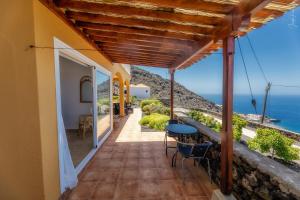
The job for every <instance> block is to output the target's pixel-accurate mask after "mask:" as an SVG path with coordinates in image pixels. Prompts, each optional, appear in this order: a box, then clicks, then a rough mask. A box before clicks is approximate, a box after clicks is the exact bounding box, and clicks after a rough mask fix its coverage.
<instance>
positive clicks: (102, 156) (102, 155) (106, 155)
mask: <svg viewBox="0 0 300 200" xmlns="http://www.w3.org/2000/svg"><path fill="white" fill-rule="evenodd" d="M111 157H112V153H111V152H102V153H99V154H97V155H96V156H95V158H96V159H110V158H111Z"/></svg>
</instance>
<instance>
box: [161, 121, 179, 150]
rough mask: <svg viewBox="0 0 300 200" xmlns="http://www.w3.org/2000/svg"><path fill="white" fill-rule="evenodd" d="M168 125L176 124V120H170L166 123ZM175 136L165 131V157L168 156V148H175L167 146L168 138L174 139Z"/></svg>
mask: <svg viewBox="0 0 300 200" xmlns="http://www.w3.org/2000/svg"><path fill="white" fill-rule="evenodd" d="M168 124H178V120H176V119H171V120H169V121H168ZM177 136H178V135H177V134H172V133H171V132H169V131H168V130H166V134H165V139H164V144H165V147H166V155H168V149H169V148H176V146H168V137H172V138H176V137H177Z"/></svg>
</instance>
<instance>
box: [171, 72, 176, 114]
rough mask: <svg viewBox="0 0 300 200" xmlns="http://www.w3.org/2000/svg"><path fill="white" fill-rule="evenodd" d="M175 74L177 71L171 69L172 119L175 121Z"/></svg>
mask: <svg viewBox="0 0 300 200" xmlns="http://www.w3.org/2000/svg"><path fill="white" fill-rule="evenodd" d="M174 74H175V70H174V69H170V82H171V87H170V89H171V90H170V118H171V119H174Z"/></svg>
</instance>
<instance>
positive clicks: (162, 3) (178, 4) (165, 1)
mask: <svg viewBox="0 0 300 200" xmlns="http://www.w3.org/2000/svg"><path fill="white" fill-rule="evenodd" d="M126 2H127V3H129V4H130V3H133V4H142V5H146V6H147V5H148V6H155V7H156V8H163V7H165V8H173V9H178V8H179V9H187V10H198V11H199V10H200V11H204V12H208V13H209V12H210V13H217V14H226V13H228V12H230V11H231V10H232V8H233V5H230V4H226V3H223V4H220V3H215V2H208V1H203V0H126Z"/></svg>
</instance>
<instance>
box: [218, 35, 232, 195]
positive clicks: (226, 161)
mask: <svg viewBox="0 0 300 200" xmlns="http://www.w3.org/2000/svg"><path fill="white" fill-rule="evenodd" d="M234 43H235V41H234V37H233V36H228V37H226V38H225V39H224V40H223V111H222V112H223V113H222V133H221V191H222V193H223V194H225V195H229V194H230V193H231V192H232V156H233V150H232V149H233V141H232V140H233V137H232V113H233V110H232V102H233V69H234V65H233V61H234Z"/></svg>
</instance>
